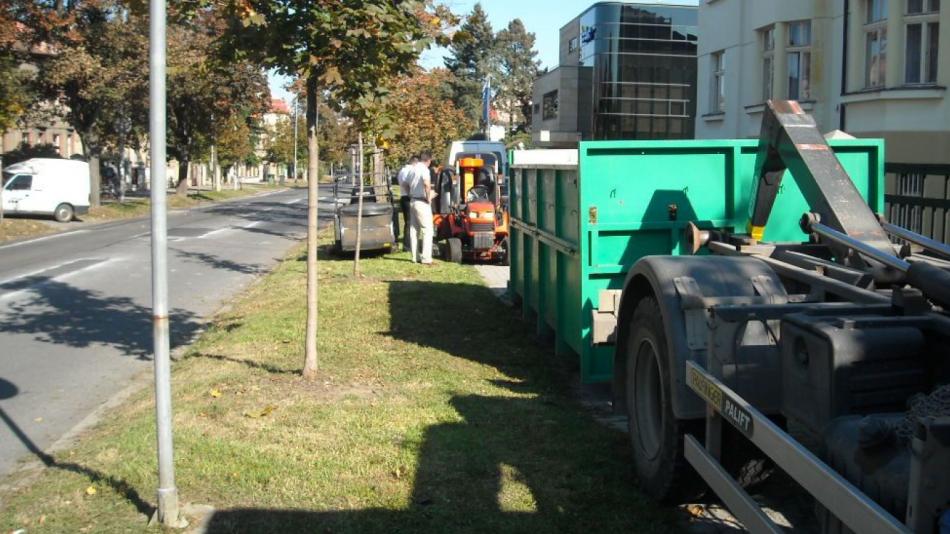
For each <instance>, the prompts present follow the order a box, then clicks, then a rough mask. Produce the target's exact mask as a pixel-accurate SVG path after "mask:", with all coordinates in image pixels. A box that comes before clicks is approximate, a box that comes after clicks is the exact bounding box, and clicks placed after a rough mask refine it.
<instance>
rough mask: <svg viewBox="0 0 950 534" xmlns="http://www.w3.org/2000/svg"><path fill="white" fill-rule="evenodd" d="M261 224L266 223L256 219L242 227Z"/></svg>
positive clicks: (252, 226)
mask: <svg viewBox="0 0 950 534" xmlns="http://www.w3.org/2000/svg"><path fill="white" fill-rule="evenodd" d="M259 224H264V221H254V222H252V223H248V224H245V225H244V226H242V227H241V228H254V227H255V226H257V225H259Z"/></svg>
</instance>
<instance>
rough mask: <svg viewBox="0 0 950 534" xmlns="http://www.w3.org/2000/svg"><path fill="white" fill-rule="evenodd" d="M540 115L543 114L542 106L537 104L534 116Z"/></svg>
mask: <svg viewBox="0 0 950 534" xmlns="http://www.w3.org/2000/svg"><path fill="white" fill-rule="evenodd" d="M539 113H541V104H538V103H535V104H534V114H535V115H537V114H539Z"/></svg>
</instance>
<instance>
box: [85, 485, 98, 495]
mask: <svg viewBox="0 0 950 534" xmlns="http://www.w3.org/2000/svg"><path fill="white" fill-rule="evenodd" d="M96 493H98V490H97V489H96V487H95V486H89V487H88V488H86V495H95V494H96Z"/></svg>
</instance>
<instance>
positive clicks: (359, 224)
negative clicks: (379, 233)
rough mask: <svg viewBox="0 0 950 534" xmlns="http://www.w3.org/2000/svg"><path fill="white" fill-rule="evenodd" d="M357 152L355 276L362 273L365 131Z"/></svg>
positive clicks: (357, 144)
mask: <svg viewBox="0 0 950 534" xmlns="http://www.w3.org/2000/svg"><path fill="white" fill-rule="evenodd" d="M357 139H358V141H357V142H356V146H357V149H356V152H357V156H356V157H358V158H359V164H358V165H357V168H358V169H359V173H358V174H357V176H358V177H359V181H360V188H359V193H358V194H359V196H358V197H357V201H356V202H357V207H356V254H354V255H353V276H359V275H360V245H361V244H362V241H363V132H359V133H358V134H357Z"/></svg>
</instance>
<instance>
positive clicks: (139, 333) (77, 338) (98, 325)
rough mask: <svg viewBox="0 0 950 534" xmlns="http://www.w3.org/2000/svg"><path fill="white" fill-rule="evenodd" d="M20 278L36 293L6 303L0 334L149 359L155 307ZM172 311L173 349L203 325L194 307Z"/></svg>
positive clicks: (53, 282) (41, 279) (48, 280)
mask: <svg viewBox="0 0 950 534" xmlns="http://www.w3.org/2000/svg"><path fill="white" fill-rule="evenodd" d="M20 282H22V285H23V287H24V288H30V290H31V293H32V294H31V296H29V297H27V298H24V299H22V300H19V301H17V302H15V303H13V304H10V305H8V309H9V312H8V313H7V314H5V317H4V320H3V321H2V322H0V333H9V334H32V335H33V336H34V339H36V340H37V341H42V342H44V343H50V344H55V345H65V346H69V347H79V348H84V347H91V346H96V345H107V346H111V347H114V348H116V349H118V350H119V351H121V352H123V353H124V354H125V355H127V356H135V357H137V358H139V359H142V360H150V359H151V352H152V311H151V308H149V307H146V306H142V305H139V304H137V303H135V302H134V301H133V300H132V299H130V298H128V297H115V296H104V295H102V294H101V293H99V292H97V291H89V290H84V289H79V288H76V287H73V286H71V285H69V284H66V283H63V282H59V281H56V280H53V279H51V278H46V277H42V276H34V277H29V278H27V279H24V280H23V281H18V283H20ZM170 315H171V344H172V346H173V347H174V346H178V345H181V344H183V343H187V342H188V341H190V340H191V338H192V337H193V336H194V334H195V333H196V332H197V330H198V329H199V328H200V326H201V323H200V322H199V318H198V317H197V316H196V315H195V314H194V313H192V312H190V311H187V310H182V309H174V310H172V311H171V314H170Z"/></svg>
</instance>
